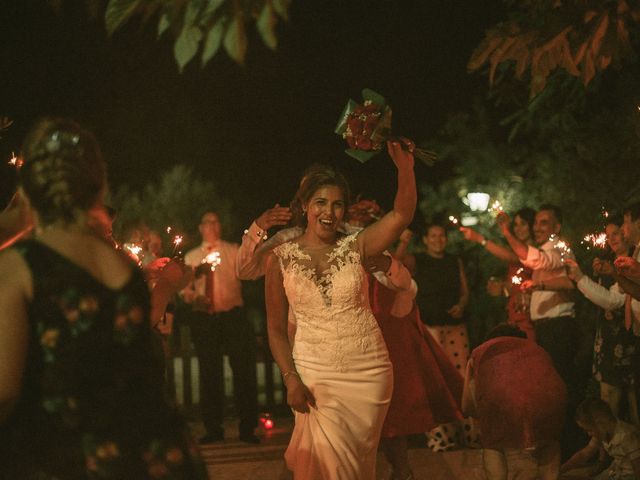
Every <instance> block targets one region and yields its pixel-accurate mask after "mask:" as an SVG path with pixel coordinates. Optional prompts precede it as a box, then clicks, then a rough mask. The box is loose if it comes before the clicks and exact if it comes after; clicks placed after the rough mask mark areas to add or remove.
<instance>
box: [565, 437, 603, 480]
mask: <svg viewBox="0 0 640 480" xmlns="http://www.w3.org/2000/svg"><path fill="white" fill-rule="evenodd" d="M599 451H600V442H599V441H598V439H596V438H595V437H591V440H589V443H588V444H587V446H585V447H584V448H583V449H582V450H578V451H577V452H576V453H574V454H573V456H572V457H571V458H569V460H567V461H566V462H564V463H563V464H562V466H561V467H560V473H565V472H568V471H569V470H572V469H574V468H577V467H581V466H583V465H586V463H587V462H588V461H589V460H590V459H592V458H593V457H594V456H595V455H596V454H597V453H598V452H599Z"/></svg>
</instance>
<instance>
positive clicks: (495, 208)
mask: <svg viewBox="0 0 640 480" xmlns="http://www.w3.org/2000/svg"><path fill="white" fill-rule="evenodd" d="M502 212H504V209H503V208H502V204H501V203H500V201H499V200H496V201H495V202H493V203H492V204H491V206H490V207H489V213H490V214H492V215H495V216H498V215H499V214H500V213H502Z"/></svg>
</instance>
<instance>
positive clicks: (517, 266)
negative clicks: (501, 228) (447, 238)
mask: <svg viewBox="0 0 640 480" xmlns="http://www.w3.org/2000/svg"><path fill="white" fill-rule="evenodd" d="M535 216H536V212H535V210H533V209H532V208H522V209H520V210H518V211H517V212H516V213H515V215H514V216H513V221H512V222H511V225H510V229H511V232H512V234H513V235H514V236H515V237H516V238H517V239H518V240H520V241H521V242H522V243H524V244H526V245H533V223H534V221H535ZM460 231H461V232H462V234H463V235H464V238H465V239H466V240H469V241H471V242H475V243H478V244H480V245H482V246H483V247H484V248H485V249H486V250H487V252H489V253H490V254H491V255H493V256H494V257H496V258H499V259H500V260H503V261H504V262H507V263H508V264H509V269H508V271H507V281H508V283H509V301H508V303H507V312H508V322H509V324H510V325H514V326H516V327H518V328H519V329H520V330H522V331H523V332H525V333H526V334H527V338H529V339H530V340H535V331H534V329H533V324H532V323H531V315H530V314H529V303H530V300H531V297H530V295H529V293H528V292H525V291H523V289H522V285H523V283H524V284H525V285H526V283H525V282H526V281H528V280H530V279H531V269H529V268H526V267H524V266H523V265H522V264H521V263H520V259H519V258H518V256H517V255H516V254H515V253H514V252H513V250H511V248H510V247H506V246H504V245H501V244H499V243H496V242H494V241H493V240H489V239H488V238H485V236H484V235H482V234H481V233H478V232H476V231H475V230H473V229H472V228H470V227H460Z"/></svg>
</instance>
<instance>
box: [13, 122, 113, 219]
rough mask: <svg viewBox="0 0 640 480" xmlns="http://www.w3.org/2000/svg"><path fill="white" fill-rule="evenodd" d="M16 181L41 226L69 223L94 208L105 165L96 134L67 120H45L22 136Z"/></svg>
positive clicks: (103, 176)
mask: <svg viewBox="0 0 640 480" xmlns="http://www.w3.org/2000/svg"><path fill="white" fill-rule="evenodd" d="M22 155H23V158H24V165H23V166H22V168H21V169H20V173H19V176H20V185H21V186H22V188H23V190H24V192H25V193H26V195H27V197H28V198H29V201H30V202H31V205H32V206H33V208H34V209H35V210H36V211H37V212H38V214H39V216H40V221H41V223H42V224H43V225H49V224H52V223H56V222H61V223H64V224H68V223H73V222H74V221H75V220H76V219H77V218H78V215H79V213H81V212H86V211H87V210H88V209H90V208H91V207H92V206H94V204H95V202H96V200H97V198H98V195H99V193H100V191H101V190H102V188H103V187H104V185H105V181H106V180H105V177H106V168H105V164H104V161H103V160H102V154H101V152H100V147H99V146H98V142H97V141H96V139H95V137H94V136H93V135H92V134H91V133H90V132H88V131H86V130H84V129H83V128H82V127H80V125H78V124H77V123H75V122H73V121H72V120H68V119H64V118H44V119H42V120H40V121H38V122H37V123H36V124H35V125H34V126H33V128H32V129H31V130H30V132H29V133H28V134H27V136H26V138H25V141H24V145H23V148H22Z"/></svg>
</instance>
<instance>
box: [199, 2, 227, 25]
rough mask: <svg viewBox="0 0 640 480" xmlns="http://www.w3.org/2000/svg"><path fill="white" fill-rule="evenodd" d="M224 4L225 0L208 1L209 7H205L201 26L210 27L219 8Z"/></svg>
mask: <svg viewBox="0 0 640 480" xmlns="http://www.w3.org/2000/svg"><path fill="white" fill-rule="evenodd" d="M223 3H224V0H208V1H207V6H206V7H204V11H203V12H202V16H201V17H200V25H202V26H208V25H209V22H210V21H211V17H212V16H213V14H214V13H216V11H217V10H218V7H220V5H222V4H223Z"/></svg>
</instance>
